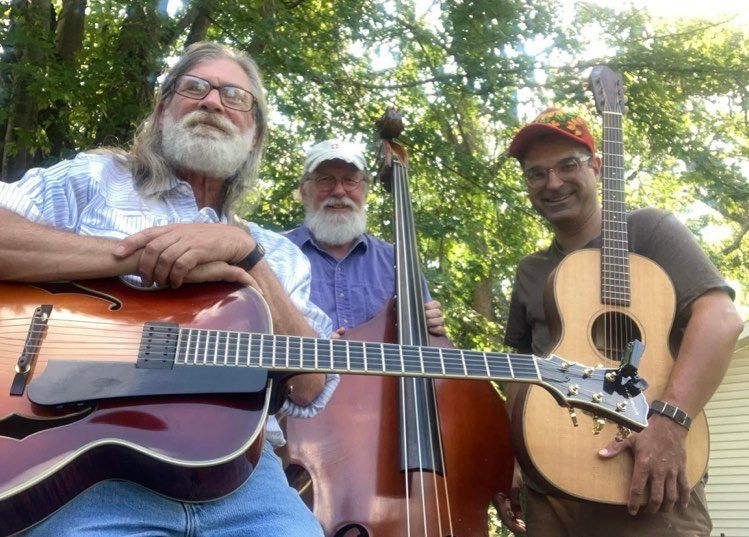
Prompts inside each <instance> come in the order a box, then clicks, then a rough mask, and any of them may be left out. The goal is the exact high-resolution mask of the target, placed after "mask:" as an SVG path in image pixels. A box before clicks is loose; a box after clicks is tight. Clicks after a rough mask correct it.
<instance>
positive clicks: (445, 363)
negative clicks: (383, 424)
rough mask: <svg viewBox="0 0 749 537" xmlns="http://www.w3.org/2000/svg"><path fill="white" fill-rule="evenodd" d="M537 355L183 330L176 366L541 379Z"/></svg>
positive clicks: (177, 350) (503, 379) (180, 331)
mask: <svg viewBox="0 0 749 537" xmlns="http://www.w3.org/2000/svg"><path fill="white" fill-rule="evenodd" d="M537 360H541V359H540V358H537V357H535V356H532V355H523V354H507V353H497V352H483V351H472V350H460V349H443V348H439V347H417V346H409V345H404V346H401V345H394V344H390V343H364V342H358V341H347V340H340V339H339V340H330V339H315V338H306V337H297V336H282V335H272V334H253V333H246V332H231V331H222V330H202V329H192V328H182V329H180V330H179V335H178V341H177V346H176V359H175V364H182V365H195V366H200V367H205V366H216V367H260V368H265V369H282V370H298V371H310V372H312V371H316V372H332V373H364V374H367V373H368V374H372V375H394V376H429V377H445V378H451V377H452V378H477V379H487V380H502V381H509V380H520V381H523V380H525V381H538V380H540V379H541V376H540V374H539V370H538V365H537Z"/></svg>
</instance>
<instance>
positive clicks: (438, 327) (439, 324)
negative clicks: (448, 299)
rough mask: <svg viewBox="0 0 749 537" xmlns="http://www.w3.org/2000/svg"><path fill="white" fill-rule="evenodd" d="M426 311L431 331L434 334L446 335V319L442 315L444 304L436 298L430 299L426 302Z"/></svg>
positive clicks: (428, 326) (428, 327)
mask: <svg viewBox="0 0 749 537" xmlns="http://www.w3.org/2000/svg"><path fill="white" fill-rule="evenodd" d="M424 313H426V318H427V329H428V330H429V333H430V334H432V335H434V336H444V335H445V319H444V318H443V317H442V304H440V303H439V302H437V301H436V300H430V301H429V302H427V303H426V304H424Z"/></svg>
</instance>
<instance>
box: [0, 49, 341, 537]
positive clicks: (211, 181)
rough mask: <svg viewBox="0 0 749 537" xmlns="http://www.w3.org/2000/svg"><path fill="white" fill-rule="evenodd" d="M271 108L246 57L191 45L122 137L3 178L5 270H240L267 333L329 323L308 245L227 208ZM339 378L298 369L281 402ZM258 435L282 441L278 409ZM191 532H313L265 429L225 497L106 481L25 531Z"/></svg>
mask: <svg viewBox="0 0 749 537" xmlns="http://www.w3.org/2000/svg"><path fill="white" fill-rule="evenodd" d="M214 90H215V91H214ZM266 118H267V111H266V105H265V100H264V97H263V87H262V82H261V80H260V76H259V73H258V70H257V67H256V65H255V63H254V62H253V61H252V59H250V58H249V57H248V56H246V55H244V54H241V53H238V52H236V51H233V50H231V49H228V48H226V47H223V46H220V45H216V44H212V43H197V44H194V45H192V46H190V47H189V48H188V49H187V51H186V52H185V54H184V56H182V58H181V59H180V60H179V61H178V62H177V64H176V65H175V66H174V67H173V69H172V70H171V71H170V72H169V74H168V75H167V76H166V78H165V79H164V82H163V84H162V86H161V89H160V91H159V94H158V96H157V99H156V106H155V107H154V110H153V112H152V113H151V115H150V116H149V117H148V118H147V119H146V120H145V121H144V122H143V124H142V125H141V126H140V128H139V129H138V131H137V133H136V135H135V140H134V143H133V145H132V148H131V149H130V150H129V151H127V152H125V151H121V150H111V149H110V150H98V151H94V152H86V153H80V154H78V155H77V156H76V157H75V158H74V159H72V160H69V161H64V162H60V163H58V164H56V165H54V166H52V167H50V168H47V169H39V168H38V169H32V170H29V171H28V172H27V173H26V174H25V175H24V177H23V178H22V179H21V180H20V181H19V182H17V183H15V184H0V219H2V222H3V225H2V226H0V257H1V258H2V259H3V263H2V264H0V280H15V281H27V282H35V281H61V280H79V279H90V278H104V277H113V276H122V277H125V278H126V279H128V280H130V282H131V283H137V284H140V285H143V286H152V285H160V286H171V287H173V288H177V287H180V286H181V285H182V284H183V283H188V282H190V283H195V282H207V281H229V282H238V283H241V284H246V285H252V286H253V287H255V288H257V289H258V290H259V291H260V292H261V293H262V294H263V297H264V298H265V300H266V302H267V303H268V307H269V310H270V314H271V317H272V321H273V326H274V331H275V332H276V333H280V334H290V335H299V336H315V335H319V336H323V337H325V336H327V335H328V334H330V332H331V328H332V326H331V323H330V319H329V318H328V317H327V316H326V315H325V314H324V313H323V312H322V311H320V310H319V309H318V308H317V307H316V306H314V305H313V304H312V303H311V302H310V301H309V293H310V290H309V289H310V287H309V284H310V268H309V262H308V261H307V259H306V258H305V257H304V256H303V255H302V254H301V253H300V252H299V250H298V249H297V248H296V247H295V246H293V245H292V244H291V242H289V241H288V240H287V239H285V238H283V237H281V236H280V235H277V234H275V233H272V232H270V231H266V230H264V229H262V228H260V227H259V226H257V225H255V224H254V223H249V222H244V221H241V220H239V219H238V218H237V217H236V215H235V214H234V207H235V204H236V202H237V201H238V200H239V199H241V197H242V195H243V193H244V192H245V191H246V189H247V188H248V186H250V185H252V183H253V181H254V180H255V178H256V176H257V171H258V163H259V159H260V155H261V153H262V147H263V140H264V137H265V131H266V121H267V119H266ZM336 382H337V377H336V376H328V377H326V376H325V375H299V376H297V377H294V378H293V379H292V380H291V381H290V382H289V384H290V386H289V388H288V389H287V393H288V394H289V395H288V396H287V398H286V400H285V401H284V402H283V406H282V412H285V413H287V414H289V415H294V416H311V415H313V414H314V413H316V412H317V411H319V409H320V408H322V407H323V406H324V405H325V403H326V402H327V400H328V399H329V398H330V396H331V394H332V391H333V389H334V388H335V384H336ZM196 434H199V431H196ZM266 438H269V439H270V440H275V441H276V443H278V442H283V437H282V435H281V432H280V430H279V429H278V426H277V424H276V423H275V420H274V419H269V423H268V428H267V434H266ZM187 533H189V534H191V535H221V536H229V535H237V536H239V535H256V536H266V535H284V536H298V537H308V536H313V535H322V531H321V529H320V526H319V524H318V523H317V521H316V520H315V519H314V516H313V515H312V513H310V512H309V510H307V509H306V507H304V505H303V504H302V502H301V500H300V499H299V497H298V495H297V494H296V492H295V491H293V490H292V489H290V488H289V487H288V483H287V482H286V480H285V477H284V475H283V471H282V469H281V467H280V464H279V460H278V458H277V457H276V456H275V454H274V453H273V451H272V447H271V444H270V442H269V441H267V440H266V442H265V444H264V446H263V450H262V455H261V456H260V460H259V462H258V464H257V466H256V467H255V469H254V472H253V473H252V475H251V476H250V478H249V479H248V480H247V481H246V482H245V483H244V484H243V485H241V486H240V487H239V488H237V489H236V490H234V491H233V492H232V493H231V494H229V495H227V496H225V497H223V498H220V499H217V500H214V501H211V502H206V503H185V502H180V501H175V500H171V499H168V498H165V497H162V496H160V495H158V494H156V493H154V492H151V491H149V490H147V489H145V488H142V487H140V486H137V485H135V484H132V483H129V482H123V481H105V482H102V483H99V484H97V485H94V486H93V487H91V488H89V489H88V490H86V491H85V492H83V493H81V494H80V495H78V496H76V497H75V498H74V499H72V500H71V501H70V502H68V503H67V504H66V505H65V506H63V507H62V508H61V509H60V510H59V511H58V512H57V513H55V514H54V515H52V516H51V517H49V518H48V519H46V520H44V521H42V522H40V523H39V524H37V525H35V526H33V527H32V528H31V529H28V530H27V531H26V532H25V533H24V535H30V536H34V537H36V536H43V535H55V536H74V535H75V536H79V535H97V536H115V535H116V536H121V535H136V534H139V535H156V534H158V535H175V536H176V535H185V534H187Z"/></svg>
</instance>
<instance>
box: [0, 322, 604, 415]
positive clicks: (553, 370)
mask: <svg viewBox="0 0 749 537" xmlns="http://www.w3.org/2000/svg"><path fill="white" fill-rule="evenodd" d="M204 332H206V333H210V332H217V331H209V330H204ZM255 335H258V334H255ZM217 337H218V336H217ZM292 338H294V337H293V336H290V337H289V341H290V342H292V343H293V342H294V339H292ZM296 339H297V340H298V341H297V342H298V343H299V344H300V346H299V347H295V348H294V350H295V351H300V353H301V350H302V347H301V345H302V344H303V343H304V341H302V339H303V338H296ZM309 340H310V341H314V340H312V339H311V338H309ZM321 341H329V340H321ZM250 344H251V343H250ZM250 344H248V345H244V344H241V345H239V346H238V350H239V351H241V352H242V353H243V354H249V352H250ZM133 347H135V345H134V344H133ZM390 347H395V348H400V349H403V347H398V346H397V345H392V344H390ZM231 349H232V351H235V350H237V347H235V346H232V347H231ZM68 350H69V349H68ZM82 350H84V351H90V348H84V349H82ZM405 350H406V353H404V364H406V366H408V367H407V369H409V368H410V370H411V371H418V370H419V369H420V367H419V365H420V364H421V363H422V361H420V360H419V358H418V357H417V353H418V352H419V351H418V347H417V348H410V349H409V348H406V349H405ZM424 351H426V352H427V357H429V352H431V353H432V358H436V357H437V356H439V355H440V352H439V351H440V350H439V349H435V348H430V347H424V348H422V351H421V353H422V354H423V353H424ZM45 352H46V347H45ZM409 352H411V353H412V355H410V356H409V354H408V353H409ZM467 352H476V353H480V351H467ZM269 354H270V353H269V352H268V349H266V348H263V349H262V350H261V352H260V355H261V356H260V358H259V359H260V360H262V361H263V363H262V364H261V363H260V362H258V364H257V365H255V367H261V366H262V365H266V366H268V365H270V363H271V362H272V358H270V357H269ZM352 354H353V358H355V359H358V360H360V361H363V353H362V352H361V351H359V350H358V349H354V352H353V353H352ZM481 354H482V356H475V357H471V356H470V355H469V356H466V351H463V353H462V357H461V359H457V358H450V357H447V358H445V357H444V356H440V358H441V359H442V360H443V361H444V362H445V368H446V369H448V368H449V369H450V370H452V371H455V370H461V369H463V367H465V366H464V365H463V364H464V363H465V364H466V366H468V365H470V366H471V367H472V368H477V369H478V368H481V367H482V366H483V365H484V358H483V353H481ZM497 354H498V357H499V358H507V357H509V358H512V359H513V360H514V361H515V364H514V365H513V366H512V369H513V371H517V372H518V373H520V374H522V373H523V370H525V373H526V374H527V376H526V377H524V378H521V377H520V376H519V375H515V380H519V381H522V380H529V379H535V378H537V377H536V375H535V367H536V365H537V366H538V368H539V371H542V370H543V371H546V372H547V373H548V376H553V375H558V374H559V370H558V367H557V366H554V365H552V364H550V363H548V362H547V361H546V360H544V359H537V360H536V362H537V363H536V364H534V363H533V360H532V359H531V357H528V356H524V355H511V354H503V353H497ZM76 357H78V355H71V356H70V358H76ZM127 357H129V358H132V353H129V354H128V356H127ZM49 359H61V357H57V356H55V357H54V358H48V359H42V360H39V361H38V363H45V362H46V361H47V360H49ZM16 360H17V359H16V358H12V359H5V360H2V361H3V362H4V363H8V364H15V362H16ZM491 361H492V356H490V355H487V362H489V363H491ZM198 365H201V364H198ZM494 365H496V364H494ZM307 369H309V370H312V368H307ZM318 370H326V369H324V368H319V369H318ZM474 371H475V369H474ZM382 372H388V373H391V374H397V373H399V372H398V371H393V370H389V369H384V370H382ZM406 372H407V371H406ZM568 374H570V373H569V372H568ZM601 374H602V373H601ZM495 376H496V375H495ZM512 376H513V375H507V377H508V380H509V379H511V377H512ZM571 376H572V377H573V378H575V377H576V378H582V374H577V375H574V374H571ZM474 378H475V377H474ZM478 378H489V377H485V376H479V377H478ZM599 392H600V390H589V389H586V388H584V387H583V388H580V389H579V392H578V394H579V396H586V397H588V398H592V396H593V395H594V394H597V393H599ZM604 405H606V404H605V403H604ZM604 405H600V406H604ZM608 406H609V407H611V408H613V407H614V404H613V403H611V404H608Z"/></svg>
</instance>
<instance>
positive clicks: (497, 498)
mask: <svg viewBox="0 0 749 537" xmlns="http://www.w3.org/2000/svg"><path fill="white" fill-rule="evenodd" d="M522 485H523V475H522V474H521V473H520V466H519V465H518V463H517V461H516V462H515V470H514V471H513V474H512V486H511V487H510V494H509V496H508V495H507V494H506V493H504V492H498V493H497V494H495V495H494V498H493V500H492V503H493V504H494V507H495V508H496V509H497V514H498V515H499V519H500V520H501V521H502V525H503V526H504V527H505V528H507V529H508V530H510V531H511V532H512V533H514V534H515V535H524V534H525V521H523V519H522V518H520V516H521V514H522V513H521V509H520V487H522Z"/></svg>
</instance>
